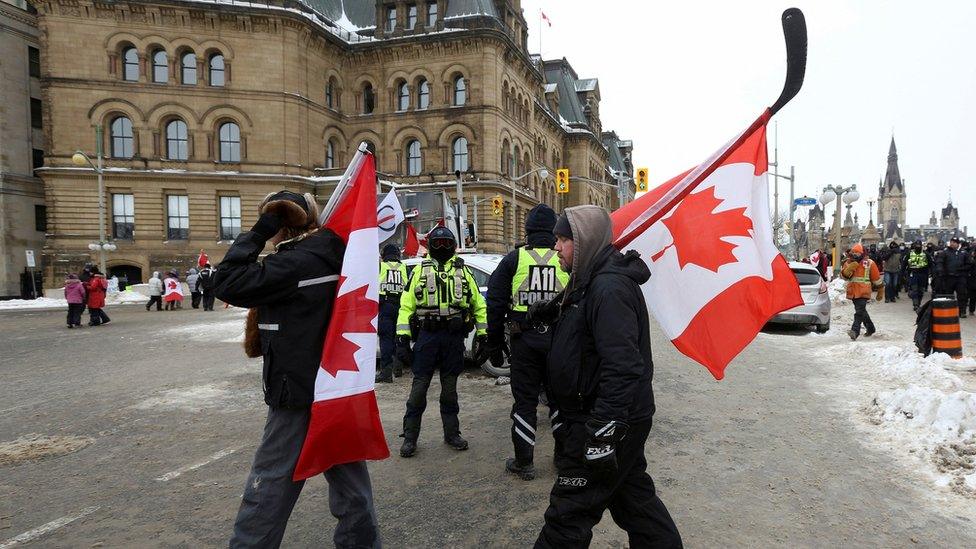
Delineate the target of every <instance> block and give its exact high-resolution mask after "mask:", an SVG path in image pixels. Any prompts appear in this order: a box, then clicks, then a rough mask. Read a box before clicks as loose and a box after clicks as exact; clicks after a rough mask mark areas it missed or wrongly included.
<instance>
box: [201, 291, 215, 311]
mask: <svg viewBox="0 0 976 549" xmlns="http://www.w3.org/2000/svg"><path fill="white" fill-rule="evenodd" d="M215 297H217V296H215V295H214V293H213V290H208V291H205V292H203V310H204V311H212V310H213V306H214V298H215Z"/></svg>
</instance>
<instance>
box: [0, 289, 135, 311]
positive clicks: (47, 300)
mask: <svg viewBox="0 0 976 549" xmlns="http://www.w3.org/2000/svg"><path fill="white" fill-rule="evenodd" d="M145 302H146V296H144V295H142V294H140V293H139V292H134V291H132V290H126V291H124V292H115V293H110V294H107V295H106V296H105V304H106V305H125V304H130V303H145ZM67 308H68V302H67V300H65V299H64V298H53V297H39V298H37V299H8V300H5V301H0V310H7V309H67Z"/></svg>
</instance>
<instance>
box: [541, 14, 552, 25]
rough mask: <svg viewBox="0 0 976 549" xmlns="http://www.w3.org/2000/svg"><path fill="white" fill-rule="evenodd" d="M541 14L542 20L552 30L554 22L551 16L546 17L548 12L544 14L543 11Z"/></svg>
mask: <svg viewBox="0 0 976 549" xmlns="http://www.w3.org/2000/svg"><path fill="white" fill-rule="evenodd" d="M539 13H540V14H541V15H542V20H543V21H545V22H546V24H548V25H549V27H550V28H551V27H552V20H551V19H549V16H547V15H546V12H544V11H542V10H539Z"/></svg>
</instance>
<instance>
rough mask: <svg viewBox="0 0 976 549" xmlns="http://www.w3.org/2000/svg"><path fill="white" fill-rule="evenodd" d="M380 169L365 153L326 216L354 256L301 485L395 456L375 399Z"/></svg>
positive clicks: (325, 356) (348, 260) (348, 262)
mask: <svg viewBox="0 0 976 549" xmlns="http://www.w3.org/2000/svg"><path fill="white" fill-rule="evenodd" d="M374 162H375V161H374V159H373V155H372V154H369V153H366V152H364V149H363V147H360V150H359V152H358V153H357V154H356V156H355V157H354V158H353V161H352V162H351V163H350V165H349V168H348V169H347V170H346V174H345V175H344V176H343V177H342V179H341V180H340V182H339V185H338V186H337V188H336V191H335V192H334V193H333V195H332V197H331V198H330V199H329V203H328V204H327V205H326V207H325V210H324V211H323V212H322V216H321V217H320V222H323V223H324V225H325V227H326V228H328V229H331V230H332V231H334V232H335V233H336V234H337V235H339V237H340V238H342V240H343V241H345V243H346V252H345V255H344V257H343V260H342V272H341V274H340V277H339V286H338V290H337V291H336V298H335V304H334V306H333V311H332V319H331V320H330V321H329V327H328V328H327V332H326V336H325V345H324V347H323V349H322V360H321V363H320V368H319V371H318V374H317V376H316V378H315V397H314V402H313V403H312V417H311V420H310V422H309V426H308V434H307V435H306V437H305V444H304V446H302V452H301V455H299V457H298V464H297V465H296V466H295V474H294V480H296V481H298V480H303V479H307V478H309V477H312V476H314V475H317V474H319V473H321V472H324V471H326V470H328V469H329V468H330V467H332V466H333V465H338V464H341V463H351V462H354V461H362V460H378V459H386V458H388V457H389V456H390V449H389V447H388V446H387V444H386V435H384V433H383V425H382V423H381V422H380V411H379V408H378V407H377V405H376V394H375V393H374V392H373V382H374V377H375V375H376V362H375V361H376V344H377V339H376V317H377V314H378V312H379V262H377V260H376V250H377V249H378V247H379V233H378V228H377V225H376V222H377V218H376V168H375V164H374ZM367 250H371V253H364V252H365V251H367Z"/></svg>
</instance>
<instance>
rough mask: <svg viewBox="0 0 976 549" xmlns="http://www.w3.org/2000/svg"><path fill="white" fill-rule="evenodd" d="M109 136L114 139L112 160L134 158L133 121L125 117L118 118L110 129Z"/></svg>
mask: <svg viewBox="0 0 976 549" xmlns="http://www.w3.org/2000/svg"><path fill="white" fill-rule="evenodd" d="M109 135H110V136H111V138H112V152H111V154H112V158H132V153H133V139H132V121H131V120H129V119H128V118H127V117H125V116H120V117H118V118H116V119H115V120H113V121H112V125H111V127H110V128H109Z"/></svg>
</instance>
